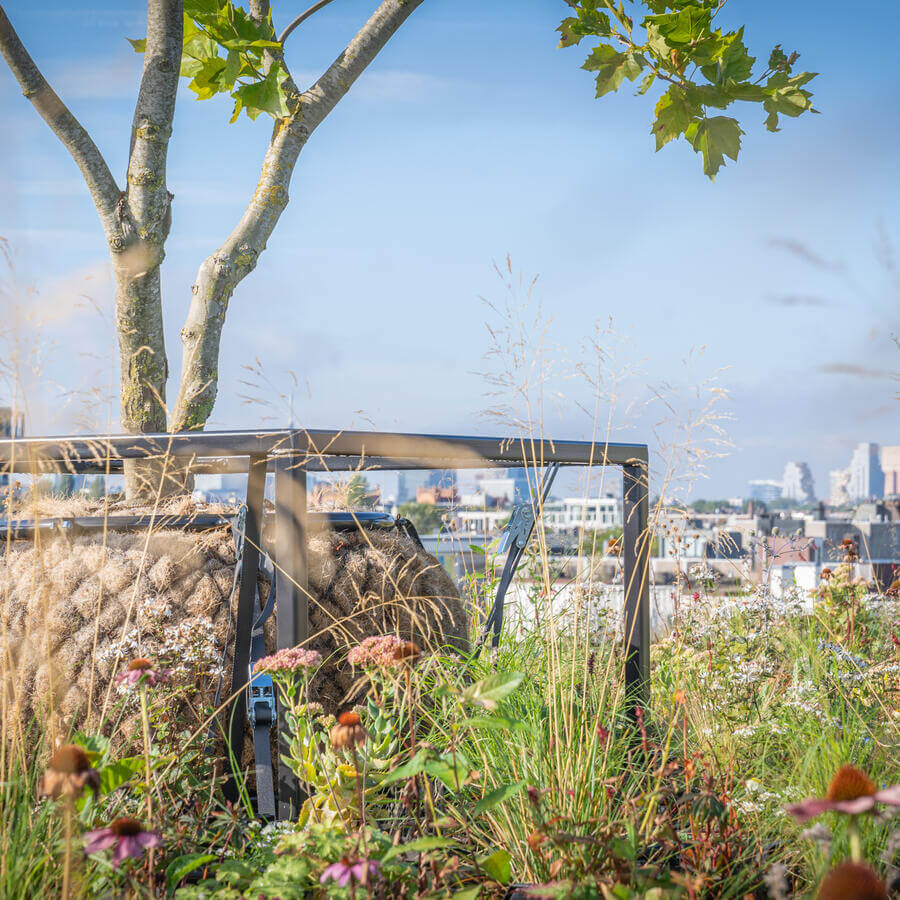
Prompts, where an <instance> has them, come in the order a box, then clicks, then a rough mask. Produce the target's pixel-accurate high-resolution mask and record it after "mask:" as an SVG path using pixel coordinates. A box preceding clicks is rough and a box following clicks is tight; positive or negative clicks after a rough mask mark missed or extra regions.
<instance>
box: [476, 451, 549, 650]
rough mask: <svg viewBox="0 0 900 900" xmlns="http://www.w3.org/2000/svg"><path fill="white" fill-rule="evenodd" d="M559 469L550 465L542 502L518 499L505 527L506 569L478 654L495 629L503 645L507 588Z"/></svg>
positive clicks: (496, 638) (493, 640)
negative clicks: (504, 606) (501, 634)
mask: <svg viewBox="0 0 900 900" xmlns="http://www.w3.org/2000/svg"><path fill="white" fill-rule="evenodd" d="M558 471H559V463H553V464H552V465H550V466H548V468H547V474H546V476H545V477H544V482H543V484H542V485H541V498H540V505H539V506H538V505H537V502H536V500H532V501H530V502H529V503H517V504H516V505H515V506H514V507H513V510H512V514H511V515H510V517H509V522H507V524H506V528H504V530H503V537H502V538H501V540H500V546H499V548H498V549H497V552H498V554H499V553H502V552H503V551H504V550H506V551H507V553H506V562H505V563H504V564H503V571H502V572H501V573H500V581H499V582H498V584H497V593H496V595H495V597H494V605H493V606H492V607H491V611H490V613H489V614H488V617H487V619H485V621H484V626H483V627H482V631H481V636H480V637H479V638H478V642H477V643H476V645H475V653H476V654H477V653H478V652H479V651H480V650H481V648H482V647H483V646H484V642H485V641H486V640H487V636H488V634H489V633H491V632H493V634H492V636H491V647H493V648H494V649H496V648H497V647H499V646H500V632H501V631H502V629H503V602H504V600H505V599H506V592H507V590H509V585H510V582H511V581H512V579H513V575H515V574H516V569H517V568H518V567H519V562H520V560H521V559H522V554H523V553H524V552H525V548H526V547H527V546H528V541H529V539H530V538H531V533H532V532H533V531H534V522H535V514H536V513H539V512H540V511H541V510H542V509H543V508H544V503H546V501H547V498H548V497H549V496H550V488H551V487H552V486H553V479H554V478H556V473H557V472H558Z"/></svg>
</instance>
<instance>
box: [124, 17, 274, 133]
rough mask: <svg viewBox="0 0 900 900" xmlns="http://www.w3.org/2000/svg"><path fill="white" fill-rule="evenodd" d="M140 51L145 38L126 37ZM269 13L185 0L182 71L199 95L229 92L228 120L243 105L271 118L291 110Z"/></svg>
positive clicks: (251, 114)
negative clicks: (258, 14) (231, 106)
mask: <svg viewBox="0 0 900 900" xmlns="http://www.w3.org/2000/svg"><path fill="white" fill-rule="evenodd" d="M129 42H130V43H131V45H132V47H134V49H135V52H137V53H143V52H145V50H146V46H147V41H146V40H145V39H143V38H141V39H140V40H131V39H130V38H129ZM280 47H281V45H280V44H279V43H278V41H277V40H276V39H275V30H274V28H273V27H272V18H271V13H270V14H269V15H268V16H267V17H266V19H265V20H264V21H258V20H256V19H254V18H253V17H251V15H250V14H249V13H248V12H247V11H246V10H245V9H243V7H240V6H235V5H234V4H233V3H231V2H230V0H186V2H185V4H184V47H183V50H182V57H181V74H182V76H183V77H185V78H189V79H190V81H189V83H188V87H189V88H190V89H191V90H192V91H193V92H194V93H195V94H196V95H197V99H198V100H208V99H209V98H210V97H215V96H216V95H217V94H229V95H230V96H231V97H232V99H233V100H234V112H233V113H232V116H231V121H232V122H236V121H237V119H238V117H239V116H240V114H241V111H242V110H243V111H244V112H245V113H246V114H247V115H248V116H249V117H250V118H251V119H256V118H257V117H258V116H259V115H260V113H268V115H270V116H272V117H273V118H275V119H281V118H284V117H286V116H289V115H290V114H291V105H290V104H291V99H290V92H289V90H288V74H287V71H286V70H285V68H284V66H283V65H282V63H281V61H280V60H279V58H278V56H277V54H274V55H273V53H272V51H278V50H280Z"/></svg>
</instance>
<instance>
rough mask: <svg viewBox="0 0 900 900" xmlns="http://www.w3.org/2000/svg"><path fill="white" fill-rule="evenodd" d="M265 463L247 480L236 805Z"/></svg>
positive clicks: (237, 648) (234, 686)
mask: <svg viewBox="0 0 900 900" xmlns="http://www.w3.org/2000/svg"><path fill="white" fill-rule="evenodd" d="M265 463H266V460H265V457H262V456H253V457H251V458H250V471H249V474H248V477H247V516H246V522H245V525H244V549H243V554H242V558H241V580H240V584H239V587H238V603H237V615H236V622H235V630H234V656H233V658H232V661H231V690H230V693H229V698H230V700H229V711H228V748H227V749H228V759H229V760H230V761H231V766H232V770H231V776H230V778H229V779H228V781H227V782H226V784H225V788H224V793H225V797H226V799H228V800H231V801H232V803H235V802H237V799H238V786H237V780H238V778H240V777H241V756H242V754H243V752H244V730H245V726H244V718H245V714H246V705H247V701H246V698H245V696H244V690H245V689H246V687H247V682H248V681H249V678H250V670H249V665H250V632H251V630H252V627H253V601H254V599H255V598H256V590H257V576H258V573H259V548H260V541H261V535H262V511H263V499H264V496H265V487H266V465H265Z"/></svg>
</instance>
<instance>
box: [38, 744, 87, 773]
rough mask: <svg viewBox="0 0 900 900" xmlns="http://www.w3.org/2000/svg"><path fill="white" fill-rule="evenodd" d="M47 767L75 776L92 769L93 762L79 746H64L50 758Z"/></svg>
mask: <svg viewBox="0 0 900 900" xmlns="http://www.w3.org/2000/svg"><path fill="white" fill-rule="evenodd" d="M47 767H48V768H50V769H55V770H56V771H57V772H63V773H64V774H66V775H74V774H76V773H77V772H86V771H87V770H88V769H90V768H91V761H90V760H89V759H88V755H87V753H85V752H84V750H83V749H82V748H81V747H79V746H78V745H77V744H64V745H63V746H62V747H60V748H59V750H57V751H56V753H54V754H53V756H51V757H50V762H49V763H48V764H47Z"/></svg>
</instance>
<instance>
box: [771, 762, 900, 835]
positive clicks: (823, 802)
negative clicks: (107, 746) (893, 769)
mask: <svg viewBox="0 0 900 900" xmlns="http://www.w3.org/2000/svg"><path fill="white" fill-rule="evenodd" d="M876 803H884V804H886V805H887V806H900V784H895V785H893V786H891V787H888V788H884V789H883V790H880V791H879V790H878V789H877V788H876V787H875V785H874V784H873V783H872V779H871V778H869V776H868V775H866V774H865V772H860V770H859V769H857V768H856V766H851V765H843V766H841V767H840V768H839V769H838V770H837V772H835V773H834V777H833V778H832V779H831V783H830V784H829V785H828V790H827V791H826V793H825V796H824V797H811V798H809V799H808V800H804V801H803V802H802V803H792V804H791V805H790V806H788V807H786V809H787V811H788V812H789V813H790V814H791V815H792V816H793V817H794V818H795V819H796V820H797V821H798V822H800V823H801V824H802V823H803V822H806V821H807V820H809V819H812V818H813V817H814V816H818V815H819V814H820V813H823V812H828V811H834V812H841V813H846V814H848V815H852V816H855V815H859V814H860V813H864V812H868V811H869V810H871V809H873V808H874V806H875V804H876Z"/></svg>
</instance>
